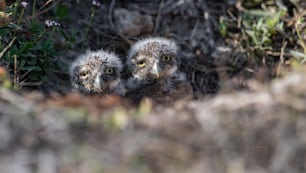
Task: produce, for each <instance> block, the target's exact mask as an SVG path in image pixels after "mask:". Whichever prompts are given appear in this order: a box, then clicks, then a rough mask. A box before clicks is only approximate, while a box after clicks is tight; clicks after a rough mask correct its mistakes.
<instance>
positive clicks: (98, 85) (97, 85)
mask: <svg viewBox="0 0 306 173" xmlns="http://www.w3.org/2000/svg"><path fill="white" fill-rule="evenodd" d="M100 82H101V81H100V76H99V75H97V76H96V79H95V81H94V84H93V86H94V89H95V91H101V83H100Z"/></svg>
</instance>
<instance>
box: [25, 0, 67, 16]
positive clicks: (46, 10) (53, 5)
mask: <svg viewBox="0 0 306 173" xmlns="http://www.w3.org/2000/svg"><path fill="white" fill-rule="evenodd" d="M61 1H62V0H58V1H55V2H54V3H53V4H52V5H51V6H50V7H48V8H46V9H44V10H42V11H39V12H37V13H35V14H32V16H29V17H28V18H27V19H32V18H35V17H37V16H39V15H41V14H44V13H46V12H48V11H49V10H50V9H52V8H53V7H55V6H56V5H57V4H58V3H59V2H61Z"/></svg>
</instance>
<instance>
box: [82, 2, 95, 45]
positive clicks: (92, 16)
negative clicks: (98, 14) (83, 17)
mask: <svg viewBox="0 0 306 173" xmlns="http://www.w3.org/2000/svg"><path fill="white" fill-rule="evenodd" d="M90 11H91V13H90V18H89V22H88V24H87V27H86V30H85V41H84V42H83V44H82V48H81V50H84V46H85V44H86V43H87V41H88V40H87V36H88V32H89V28H90V26H91V24H92V21H93V19H94V17H95V11H96V10H95V8H94V7H92V8H91V10H90Z"/></svg>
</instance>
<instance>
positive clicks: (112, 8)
mask: <svg viewBox="0 0 306 173" xmlns="http://www.w3.org/2000/svg"><path fill="white" fill-rule="evenodd" d="M115 3H116V0H112V1H111V3H110V6H109V12H108V22H109V24H110V26H111V27H112V28H113V29H116V28H115V25H114V22H113V10H114V6H115Z"/></svg>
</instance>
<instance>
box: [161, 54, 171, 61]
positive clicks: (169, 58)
mask: <svg viewBox="0 0 306 173" xmlns="http://www.w3.org/2000/svg"><path fill="white" fill-rule="evenodd" d="M172 59H173V58H172V56H170V55H165V56H163V57H162V61H171V60H172Z"/></svg>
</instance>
